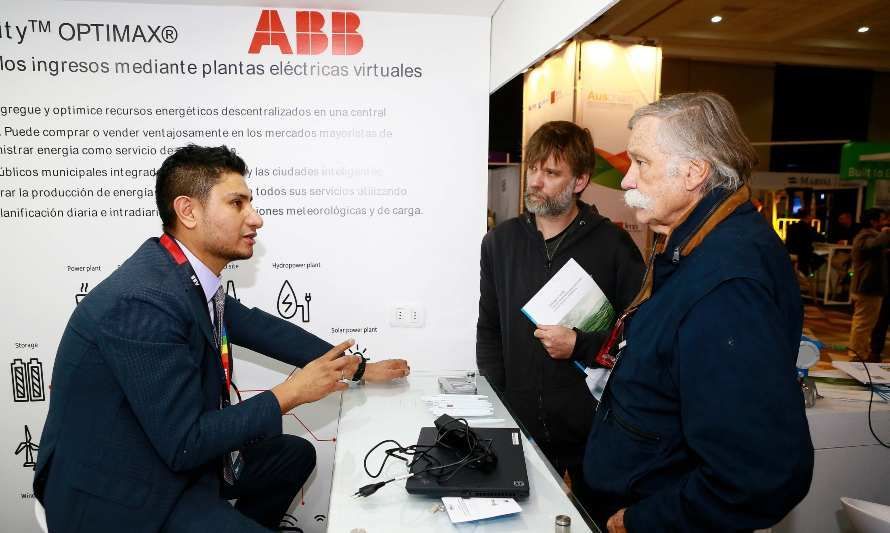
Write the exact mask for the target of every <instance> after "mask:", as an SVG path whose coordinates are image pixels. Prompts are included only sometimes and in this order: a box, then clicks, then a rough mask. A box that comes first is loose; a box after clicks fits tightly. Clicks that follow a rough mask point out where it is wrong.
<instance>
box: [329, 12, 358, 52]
mask: <svg viewBox="0 0 890 533" xmlns="http://www.w3.org/2000/svg"><path fill="white" fill-rule="evenodd" d="M360 22H361V21H360V20H359V18H358V15H356V14H355V13H347V12H343V11H335V12H333V13H331V33H332V36H331V37H332V39H333V41H334V47H333V48H334V49H333V53H334V55H335V56H353V55H355V54H357V53H359V52H361V51H362V47H363V46H364V45H365V40H364V39H363V38H362V36H361V35H359V33H358V31H356V30H358V25H359V23H360Z"/></svg>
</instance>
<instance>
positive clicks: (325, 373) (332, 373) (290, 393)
mask: <svg viewBox="0 0 890 533" xmlns="http://www.w3.org/2000/svg"><path fill="white" fill-rule="evenodd" d="M353 344H355V341H354V340H352V339H349V340H348V341H345V342H341V343H340V344H338V345H336V346H334V347H333V348H331V349H330V350H329V351H328V352H327V353H325V354H324V355H322V356H321V357H319V358H318V359H316V360H314V361H312V362H311V363H309V364H308V365H306V366H304V367H303V368H302V370H299V371H297V372H294V373H293V374H291V375H290V376H288V378H287V379H286V380H285V381H284V383H281V384H280V385H276V386H275V387H274V388H273V389H272V393H273V394H275V398H277V399H278V405H279V406H280V407H281V413H282V414H284V413H287V412H288V411H290V410H291V409H293V408H294V407H296V406H298V405H302V404H304V403H310V402H314V401H316V400H320V399H322V398H324V397H325V396H327V395H328V394H330V393H332V392H334V391H340V390H343V389H345V388H346V387H347V385H346V384H345V383H341V382H340V380H341V379H344V378H350V377H352V375H353V374H354V373H355V369H356V368H357V367H358V361H359V358H358V357H354V356H344V355H343V352H344V351H346V350H347V349H349V348H350V347H351V346H352V345H353Z"/></svg>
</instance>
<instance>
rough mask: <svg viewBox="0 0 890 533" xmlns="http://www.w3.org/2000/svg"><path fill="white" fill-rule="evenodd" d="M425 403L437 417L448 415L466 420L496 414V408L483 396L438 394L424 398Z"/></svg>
mask: <svg viewBox="0 0 890 533" xmlns="http://www.w3.org/2000/svg"><path fill="white" fill-rule="evenodd" d="M423 403H425V404H426V406H427V408H428V409H429V410H430V412H431V413H433V414H434V415H436V416H441V415H443V414H448V415H450V416H452V417H454V418H466V417H471V416H491V415H493V414H494V406H493V405H492V403H491V401H490V400H489V399H488V396H485V395H483V394H436V395H434V396H424V397H423Z"/></svg>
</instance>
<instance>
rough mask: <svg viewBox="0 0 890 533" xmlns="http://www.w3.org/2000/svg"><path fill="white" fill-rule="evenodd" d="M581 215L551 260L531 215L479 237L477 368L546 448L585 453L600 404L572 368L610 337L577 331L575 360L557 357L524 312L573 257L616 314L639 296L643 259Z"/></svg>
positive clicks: (588, 213) (592, 216) (591, 215)
mask: <svg viewBox="0 0 890 533" xmlns="http://www.w3.org/2000/svg"><path fill="white" fill-rule="evenodd" d="M578 207H579V208H580V216H578V217H576V218H575V220H574V221H573V222H572V224H571V225H570V226H569V228H568V229H567V230H566V231H567V232H568V233H566V235H565V238H564V240H563V241H562V242H561V243H560V244H559V246H558V247H557V249H556V250H555V252H554V253H553V257H552V259H551V260H550V261H548V259H547V251H546V247H545V244H544V237H543V235H542V234H541V233H540V232H539V231H538V229H537V226H536V225H535V219H534V216H532V215H530V214H524V215H521V216H519V217H518V218H514V219H511V220H508V221H506V222H504V223H503V224H500V225H498V226H497V227H496V228H495V229H493V230H492V231H490V232H489V233H488V234H487V235H486V236H485V238H483V239H482V259H481V282H480V292H481V294H480V297H479V320H478V322H477V325H476V363H477V365H478V367H479V371H480V373H481V374H482V375H483V376H485V377H486V378H488V380H489V381H490V382H491V384H492V385H493V386H494V387H495V388H496V389H497V390H498V391H499V392H500V393H501V395H502V396H503V397H504V399H505V400H506V401H507V403H508V404H509V406H510V408H511V409H512V410H513V413H514V414H515V415H516V416H518V417H519V419H520V421H521V422H522V423H523V425H525V427H526V429H527V430H528V431H529V432H530V433H531V435H532V437H533V438H534V439H535V440H536V441H538V442H541V443H544V444H545V445H555V446H561V447H565V446H566V445H569V447H577V455H578V456H579V458H580V456H582V455H583V448H584V443H585V441H586V439H587V434H588V432H589V430H590V425H591V423H592V420H593V412H594V408H595V404H596V402H595V400H594V399H593V396H591V394H590V392H589V390H588V389H587V385H586V384H585V383H584V379H585V377H586V376H585V375H584V374H583V373H582V371H581V370H579V369H578V368H577V366H576V365H575V364H574V363H573V360H577V361H581V362H583V363H584V364H586V365H588V366H592V365H593V364H594V363H593V360H594V358H595V357H596V353H597V350H599V347H600V345H601V344H602V342H603V338H604V337H605V336H606V335H607V334H608V330H607V331H606V332H602V333H578V338H577V341H576V343H575V350H574V352H573V354H572V359H567V360H556V359H553V358H551V357H550V355H548V354H547V351H546V350H545V349H544V346H543V345H542V344H541V342H540V341H539V340H538V339H537V338H535V337H534V331H535V325H534V324H532V322H531V321H530V320H529V319H528V318H527V317H526V316H525V315H524V314H523V313H522V311H521V309H522V306H524V305H525V304H526V303H527V302H528V301H529V300H530V299H531V298H532V296H534V295H535V293H537V292H538V290H540V288H541V287H543V286H544V284H545V283H546V282H547V281H548V280H549V279H550V278H551V277H552V276H553V275H554V274H555V273H556V272H558V271H559V269H560V268H562V267H563V265H565V264H566V262H568V260H569V259H570V258H574V259H575V261H577V262H578V264H580V265H581V267H582V268H584V270H586V271H587V273H589V274H590V275H591V276H592V277H593V279H594V281H596V283H597V285H599V286H600V288H601V289H602V290H603V292H604V293H605V295H606V298H608V299H609V302H611V304H612V306H613V307H614V308H615V312H616V313H620V312H621V311H622V310H623V309H624V308H625V307H626V306H627V305H628V304H629V303H630V301H631V300H632V299H633V297H634V296H636V294H637V291H638V290H639V288H640V284H641V282H642V276H643V259H642V256H641V255H640V252H639V250H638V249H637V247H636V245H635V244H634V242H633V241H632V240H631V238H630V236H629V235H628V234H627V232H626V231H624V230H623V229H621V228H619V227H618V226H616V225H615V224H613V223H612V222H611V221H609V219H607V218H605V217H603V216H601V215H600V214H599V213H598V212H597V210H596V207H593V206H590V205H587V204H585V203H583V202H580V201H579V202H578Z"/></svg>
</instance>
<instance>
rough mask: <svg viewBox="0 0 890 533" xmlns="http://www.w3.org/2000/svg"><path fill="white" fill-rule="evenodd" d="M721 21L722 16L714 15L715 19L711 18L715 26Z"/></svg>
mask: <svg viewBox="0 0 890 533" xmlns="http://www.w3.org/2000/svg"><path fill="white" fill-rule="evenodd" d="M721 20H723V17H721V16H720V15H714V16H713V17H711V22H713V23H714V24H717V23H718V22H720V21H721Z"/></svg>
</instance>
